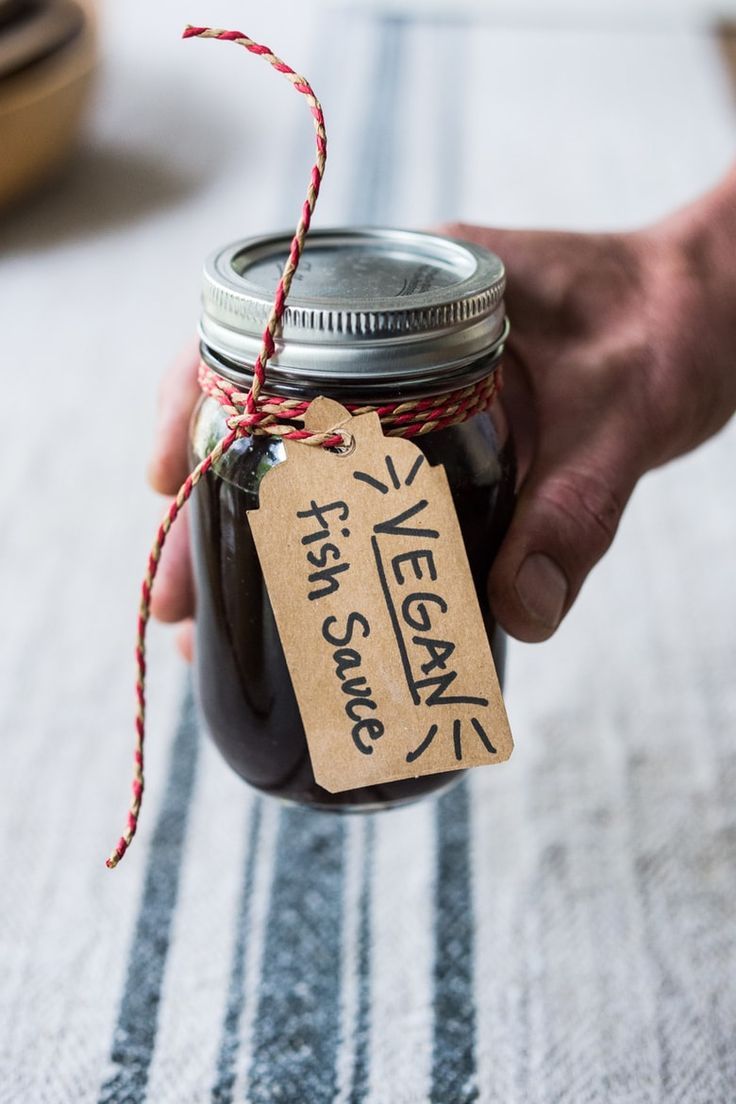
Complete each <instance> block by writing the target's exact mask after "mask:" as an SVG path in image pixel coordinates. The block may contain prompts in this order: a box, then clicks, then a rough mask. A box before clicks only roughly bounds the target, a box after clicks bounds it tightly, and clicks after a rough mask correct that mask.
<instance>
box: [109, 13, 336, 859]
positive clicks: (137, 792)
mask: <svg viewBox="0 0 736 1104" xmlns="http://www.w3.org/2000/svg"><path fill="white" fill-rule="evenodd" d="M183 37H184V38H219V39H222V40H224V41H225V42H234V43H235V44H236V45H237V46H242V47H244V48H245V49H246V50H248V51H249V52H250V53H251V54H256V55H258V56H259V57H262V58H263V60H264V61H267V62H268V64H269V65H271V66H272V67H273V68H274V69H275V70H276V71H277V72H278V73H282V74H283V75H284V76H285V77H286V79H287V80H288V81H290V82H291V84H292V85H293V86H294V88H295V89H296V91H297V92H300V93H301V94H302V95H303V96H304V97H305V98H306V100H307V103H308V104H309V110H310V111H311V113H312V118H313V120H314V130H315V136H316V147H317V155H316V160H315V163H314V165H313V166H312V171H311V173H310V178H309V187H308V189H307V195H306V198H305V200H304V203H303V205H302V210H301V214H300V217H299V222H298V224H297V228H296V231H295V233H294V237H293V238H292V241H291V247H290V249H289V255H288V257H287V259H286V262H285V264H284V268H283V271H282V273H281V278H280V279H279V282H278V284H277V287H276V293H275V295H274V300H273V305H272V307H271V312H270V314H269V317H268V322H267V323H266V328H265V329H264V331H263V337H262V344H261V350H260V352H259V354H258V358H257V360H256V362H255V364H254V366H253V382H252V384H251V387H250V390H249V391H248V393H247V394H246V395H244V396H243V402H242V404H239V405H238V407H237V408H236V409H235V411H234V413H233V414H232V416H231V417H230V418H229V419H228V433H227V435H226V436H225V437H223V438H222V440H221V441H219V442H218V443H217V445H215V447H214V449H213V450H212V452H210V454H209V455H208V456H205V458H204V459H203V460H201V461H200V462H199V464H197V466H196V467H195V468H194V469H193V471H191V472H190V473H189V475H188V476H187V478H186V479H185V480H184V482H183V483H182V485H181V487H180V488H179V490H178V491H177V493H176V497H175V498H174V500H173V502H172V503H171V505H170V506H169V508H168V510H167V511H166V514H165V516H164V519H163V521H162V522H161V525H160V526H159V529H158V532H157V534H156V539H155V540H154V542H153V547H152V548H151V552H150V554H149V557H148V565H147V567H146V574H145V578H144V580H143V583H142V585H141V600H140V606H139V610H138V631H137V636H136V645H135V658H136V666H137V678H136V697H137V711H136V718H135V732H136V740H135V753H134V757H133V764H134V765H133V784H132V791H133V796H132V800H131V804H130V808H129V810H128V819H127V824H126V827H125V831H124V832H123V834H122V836H121V837H120V839H119V840H118V843H117V846H116V847H115V850H114V851H113V852H112V854H111V855H110V857H109V858H108V860H107V866H108V867H110V868H111V869H112V868H113V867H116V866H117V864H118V863H119V862H120V860H121V859H122V857H123V855H124V854H125V852H126V851H127V850H128V847H129V846H130V843H131V840H132V839H133V836H134V835H135V832H136V828H137V827H138V817H139V814H140V809H141V803H142V801H143V787H144V771H143V766H144V760H143V744H144V739H145V731H146V630H147V627H148V622H149V619H150V616H151V590H152V588H153V581H154V579H155V578H156V572H157V570H158V565H159V562H160V559H161V552H162V550H163V547H164V544H165V543H166V538H167V536H168V534H169V530H170V529H171V526H172V525H173V524H174V522H175V521H176V519H177V517H178V516H179V514H180V513H181V510H182V507H183V506H184V504H185V502H186V501H187V499H188V498H189V496H190V495H191V493H192V491H193V490H194V488H195V487H196V486H197V484H198V483H199V481H200V479H202V477H203V476H204V475H206V474H207V472H208V471H209V470H210V468H211V467H212V466H213V464H216V463H217V462H218V460H220V458H221V457H222V456H224V455H225V453H226V452H227V450H228V449H229V448H230V446H231V445H232V444H233V442H234V441H236V440H237V439H238V438H239V437H242V436H244V435H246V434H248V433H249V432H250V429H251V426H254V425H255V424H256V423H257V422H258V421H259V420H260V415H259V412H258V398H259V395H260V393H261V388H262V387H263V383H264V380H265V375H266V365H267V363H268V361H269V359H270V358H271V357H272V356H273V354H274V351H275V344H274V335H275V334H276V332H277V331H278V327H279V323H280V322H281V318H282V316H283V313H284V309H285V307H286V298H287V296H288V294H289V289H290V288H291V283H292V280H293V279H294V273H295V272H296V270H297V267H298V265H299V260H300V258H301V255H302V250H303V249H304V239H305V237H306V235H307V231H308V230H309V226H310V223H311V221H312V214H313V212H314V207H315V204H316V202H317V197H318V195H319V189H320V185H321V183H322V177H323V175H324V171H325V162H326V159H327V134H326V133H325V120H324V115H323V113H322V107H321V105H320V103H319V100H318V99H317V97H316V96H315V94H314V92H313V91H312V88H311V85H310V84H309V81H307V80H305V78H304V77H301V76H299V74H298V73H295V72H294V70H293V69H292V68H291V66H289V65H287V64H286V63H285V62H283V61H281V59H280V58H278V57H276V55H275V54H274V53H273V51H272V50H270V49H269V48H268V46H260V45H259V44H258V43H257V42H254V41H253V39H251V38H248V36H247V35H244V34H242V33H241V32H240V31H221V30H216V29H215V28H213V27H191V26H189V27H187V28H186V30H185V31H184V36H183ZM283 436H286V437H289V438H290V439H291V440H297V441H302V442H303V443H304V444H307V445H320V446H322V447H337V446H340V445H342V444H344V435H343V434H340V433H327V434H325V433H309V432H307V431H306V430H303V429H302V430H300V429H296V428H293V427H292V428H289V430H288V432H287V433H285V434H283Z"/></svg>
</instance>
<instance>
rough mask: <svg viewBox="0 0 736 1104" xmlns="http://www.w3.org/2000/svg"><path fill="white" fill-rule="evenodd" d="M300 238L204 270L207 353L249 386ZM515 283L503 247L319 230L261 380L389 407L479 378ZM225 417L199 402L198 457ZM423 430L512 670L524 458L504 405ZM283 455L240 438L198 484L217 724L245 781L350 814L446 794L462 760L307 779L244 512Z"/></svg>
mask: <svg viewBox="0 0 736 1104" xmlns="http://www.w3.org/2000/svg"><path fill="white" fill-rule="evenodd" d="M290 243H291V235H290V234H289V235H274V236H267V237H259V238H251V239H248V240H246V241H240V242H237V243H236V244H234V245H230V246H228V247H227V248H225V249H221V250H219V251H218V252H217V253H215V254H214V255H213V256H212V257H211V258H210V259H209V260H208V262H207V264H206V266H205V272H204V290H203V309H202V317H201V324H200V342H201V345H200V347H201V356H202V360H203V362H204V363H205V365H206V366H207V367H208V368H209V369H211V370H212V371H214V372H215V373H217V374H218V375H219V376H221V377H222V378H223V379H225V380H227V381H229V382H230V383H235V384H236V385H237V386H238V388H239V390H242V391H247V389H248V387H249V386H250V383H251V378H252V377H251V371H252V365H253V364H254V362H255V359H256V357H257V356H258V352H259V350H260V345H261V335H262V332H263V328H264V326H265V323H266V320H267V318H268V315H269V311H270V308H271V304H272V301H273V295H274V291H275V288H276V284H277V281H278V279H279V276H280V274H281V271H282V268H283V265H284V261H285V259H286V257H287V254H288V251H289V246H290ZM504 286H505V278H504V268H503V265H502V263H501V261H500V260H499V258H498V257H496V256H495V255H494V254H492V253H490V252H489V251H487V250H485V249H482V248H480V247H478V246H476V245H471V244H469V243H466V242H461V241H456V240H453V239H449V238H445V237H441V236H439V235H433V234H424V233H419V232H414V231H405V230H383V229H365V230H362V229H361V230H353V229H351V230H323V231H312V232H311V233H310V234H309V236H308V238H307V240H306V246H305V250H304V254H303V257H302V260H301V263H300V266H299V269H298V272H297V275H296V278H295V280H294V282H293V285H292V289H291V293H290V296H289V300H288V305H287V308H286V311H285V314H284V317H283V322H282V325H281V329H280V336H279V337H278V339H277V342H276V346H277V351H276V355H275V356H274V357H273V358H272V360H270V361H269V363H268V365H267V371H266V386H265V388H264V392H263V393H265V394H270V395H278V396H283V397H289V398H298V399H303V400H309V399H312V398H315V397H316V396H318V395H325V396H327V397H329V398H332V399H335V400H337V401H338V402H340V403H342V404H343V405H345V406H347V407H348V408H353V407H362V408H364V407H366V406H374V407H377V408H381V407H384V406H387V405H390V404H396V403H397V402H407V401H411V400H421V399H428V398H431V397H433V398H438V399H440V400H441V398H442V396H445V395H451V394H453V393H455V392H457V391H458V390H459V389H462V388H466V387H468V388H469V387H472V386H473V385H476V384H477V385H481V383H482V381H484V380H488V379H489V378H490V377H492V376H493V373H496V372H498V369H499V364H500V358H501V354H502V352H503V346H504V341H505V339H506V336H507V332H508V324H507V321H506V317H505V312H504V304H503V292H504ZM227 418H228V414H227V413H226V411H225V410H224V409H223V407H222V406H221V405H220V403H219V402H218V401H216V400H215V399H214V398H210V397H204V398H203V399H202V401H201V402H200V404H199V406H198V408H197V410H196V411H195V414H194V417H193V420H192V431H191V452H192V456H191V459H192V462H193V463H197V462H198V461H200V460H201V459H202V458H203V457H204V456H206V455H207V454H208V453H209V452H210V451H211V450H212V448H213V447H214V446H215V444H216V443H217V442H218V441H219V440H220V439H221V438H222V437H224V436H226V434H227V433H228V427H227ZM422 428H423V429H425V428H427V427H426V426H423V427H422ZM412 440H413V441H414V443H415V444H416V445H417V446H418V447H419V448H420V449H421V450H422V452H423V453H424V454H425V456H426V457H427V459H428V461H429V462H430V463H431V464H442V465H444V468H445V471H446V473H447V478H448V481H449V485H450V489H451V492H452V497H453V501H454V504H455V508H456V510H457V515H458V520H459V523H460V528H461V530H462V534H463V538H464V541H465V548H466V552H467V556H468V560H469V564H470V570H471V573H472V577H473V581H474V583H475V589H476V592H477V595H478V601H479V603H480V608H481V612H482V615H483V620H484V624H485V628H486V631H487V634H488V637H489V640H490V644H491V650H492V653H493V656H494V660H495V663H496V667H497V669H498V673H499V678H502V676H503V667H504V651H505V649H504V637H503V633H502V632H501V631H500V629H499V628H498V626H497V625H496V624H495V622H494V619H493V615H492V613H491V610H490V608H489V605H488V598H487V592H486V580H487V577H488V572H489V569H490V567H491V564H492V563H493V559H494V557H495V555H496V553H497V551H498V548H499V546H500V544H501V541H502V539H503V537H504V534H505V532H506V530H507V528H508V525H509V521H510V518H511V513H512V509H513V505H514V487H515V463H514V453H513V447H512V442H511V439H510V436H509V429H508V426H507V423H506V419H505V417H504V413H503V409H502V406H501V403H500V402H499V401H498V399H496V400H495V401H493V402H492V404H491V405H490V407H489V408H488V409H483V410H480V411H479V412H476V413H474V414H472V416H470V417H468V418H467V419H466V420H464V421H459V422H458V423H457V424H453V425H449V426H446V427H445V428H438V429H434V430H430V431H429V432H422V433H417V435H416V436H413V437H412ZM284 459H285V451H284V446H283V444H282V443H281V442H280V441H279V440H278V439H275V438H273V437H267V436H258V435H254V436H244V437H241V438H239V439H238V440H236V441H235V443H234V444H233V445H232V446H231V447H230V449H229V450H228V451H227V452H226V453H225V455H224V456H223V457H222V458H221V459H220V460H219V462H218V463H217V464H216V465H215V466H214V467H213V468H212V469H211V470H210V471H209V472H208V474H207V475H206V476H205V477H204V478H203V479H202V481H201V482H200V484H199V486H198V488H197V490H196V492H195V493H194V495H193V496H192V500H191V536H192V550H193V565H194V579H195V588H196V611H197V616H196V641H195V678H196V686H197V693H198V698H199V702H200V706H201V711H202V714H203V716H204V720H205V722H206V727H207V728H208V730H209V732H210V734H211V736H212V738H213V739H214V741H215V743H216V745H217V746H218V748H219V749H220V751H221V752H222V754H223V756H224V757H225V759H226V760H227V762H228V763H229V764H230V766H231V767H232V768H233V769H234V770H235V771H236V772H237V773H238V774H239V775H240V776H241V777H242V778H244V779H245V781H246V782H248V783H250V785H251V786H254V787H255V788H256V789H258V790H261V791H263V792H264V793H269V794H273V795H275V796H278V797H281V798H284V799H287V800H289V801H294V802H299V803H303V804H309V805H312V806H314V807H316V808H320V809H330V810H334V811H336V812H345V811H351V810H364V809H377V808H382V807H387V806H391V805H395V804H398V803H404V802H407V801H411V800H414V799H416V798H419V797H421V796H423V795H425V794H429V793H432V792H436V791H438V790H441V789H442V788H444V787H445V786H447V785H449V784H450V783H451V782H452V781H454V780H455V779H456V778H457V774H458V772H451V773H445V774H438V775H430V776H423V777H420V778H411V779H406V780H403V781H399V782H390V783H386V784H384V785H380V786H370V787H364V788H361V789H353V790H348V791H345V792H342V793H329V792H328V791H327V790H325V789H323V788H321V787H320V786H318V785H317V783H316V782H315V780H314V775H313V773H312V767H311V763H310V758H309V752H308V748H307V743H306V738H305V734H304V729H303V727H302V723H301V720H300V716H299V709H298V706H297V702H296V698H295V696H294V692H293V690H292V685H291V679H290V676H289V671H288V668H287V665H286V660H285V658H284V653H283V650H282V647H281V643H280V641H279V635H278V631H277V628H276V623H275V620H274V615H273V611H272V608H271V604H270V602H269V598H268V594H267V592H266V587H265V584H264V579H263V574H262V572H261V567H260V564H259V561H258V556H257V554H256V550H255V546H254V542H253V538H252V535H251V531H250V527H249V523H248V518H247V511H248V510H253V509H256V508H257V507H258V489H259V486H260V483H261V480H262V479H263V477H264V475H265V474H266V473H267V472H268V471H269V469H270V468H272V467H273V466H274V465H275V464H279V463H280V462H281V461H282V460H284ZM308 658H309V657H308V656H305V662H308Z"/></svg>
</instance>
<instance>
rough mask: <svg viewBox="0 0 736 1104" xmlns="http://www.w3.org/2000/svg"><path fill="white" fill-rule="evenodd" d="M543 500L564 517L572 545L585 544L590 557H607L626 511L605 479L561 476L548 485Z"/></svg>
mask: <svg viewBox="0 0 736 1104" xmlns="http://www.w3.org/2000/svg"><path fill="white" fill-rule="evenodd" d="M541 496H542V498H543V499H544V501H545V502H546V504H547V505H548V506H550V507H551V508H552V509H553V510H554V511H555V512H556V513H557V514H559V515H562V516H563V517H564V519H565V522H566V525H565V528H566V529H568V531H570V533H571V541H573V542H575V544H576V545H577V542H578V541H580V542H582V543H583V544H584V547H585V550H587V551H588V552H589V553H590V552H593V553H594V554H595V555H596V556H602V555H603V553H604V552H605V551H606V550H607V549H608V547H609V546H610V544H611V542H612V541H613V538H614V536H615V535H616V530H617V529H618V523H619V521H620V519H621V514H622V512H623V507H624V502H623V500H622V498H621V496H620V495H618V494H617V493H616V492H615V491H614V489H613V488H612V486H611V484H610V483H609V481H608V480H607V479H605V477H602V476H600V475H597V474H595V473H592V472H574V473H570V474H566V475H559V476H556V477H555V478H554V479H552V480H549V481H548V482H547V484H546V485H545V487H544V489H543V491H542V492H541ZM580 551H581V552H582V551H583V549H582V548H581V549H580Z"/></svg>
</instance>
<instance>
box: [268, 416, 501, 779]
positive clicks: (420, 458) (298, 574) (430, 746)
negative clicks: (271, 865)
mask: <svg viewBox="0 0 736 1104" xmlns="http://www.w3.org/2000/svg"><path fill="white" fill-rule="evenodd" d="M305 424H306V426H307V428H308V429H310V430H312V431H314V432H320V431H326V430H330V429H337V428H342V429H344V430H347V431H348V432H349V433H350V434H351V435H352V437H353V439H354V442H355V447H354V449H353V451H352V452H350V453H348V454H346V455H339V454H337V453H335V452H329V451H327V450H325V449H323V448H310V447H307V446H305V445H302V444H299V443H298V442H291V441H285V446H286V460H285V461H284V462H283V463H281V464H278V465H276V467H274V468H272V469H271V471H269V472H268V474H267V475H266V476H265V477H264V479H263V481H262V483H261V488H260V502H259V509H257V510H250V511H248V519H249V522H250V526H251V529H252V532H253V538H254V540H255V543H256V548H257V550H258V556H259V558H260V562H261V567H262V570H263V574H264V577H265V580H266V586H267V588H268V595H269V598H270V600H271V605H272V606H273V610H274V614H275V616H276V623H277V625H278V630H279V635H280V638H281V644H282V646H283V649H284V653H285V655H286V661H287V664H288V667H289V672H290V674H291V680H292V683H293V686H294V692H295V694H296V698H297V701H298V703H299V709H300V712H301V717H302V722H303V724H304V729H305V731H306V735H307V742H308V745H309V754H310V757H311V760H312V769H313V771H314V776H315V778H316V780H317V782H318V783H319V784H320V785H321V786H323V787H324V788H325V789H326V790H329V791H330V792H331V793H339V792H340V791H342V790H352V789H356V788H358V787H360V786H371V785H378V784H380V783H383V782H393V781H396V780H397V779H400V778H414V777H417V776H418V775H423V774H437V773H439V772H441V771H451V770H460V769H464V768H466V767H475V766H480V765H482V764H487V763H499V762H502V761H503V760H504V759H508V757H509V755H510V754H511V751H512V748H513V741H512V738H511V732H510V730H509V726H508V720H507V718H506V710H505V708H504V704H503V699H502V697H501V690H500V687H499V685H498V677H497V675H496V670H495V667H494V664H493V658H492V656H491V649H490V647H489V644H488V639H487V637H486V633H485V629H484V626H483V620H482V617H481V612H480V607H479V605H478V599H477V596H476V593H475V588H474V586H473V581H472V578H471V575H470V568H469V566H468V561H467V556H466V553H465V546H464V544H463V538H462V534H461V532H460V526H459V524H458V520H457V515H456V513H455V507H454V505H453V502H452V498H451V495H450V488H449V486H448V483H447V476H446V475H445V471H444V468H443V467H441V466H437V467H432V466H431V465H430V464H429V463H428V462H427V460H426V459H425V457H424V455H423V454H422V453H421V452H420V450H419V449H418V448H417V446H416V445H414V444H412V442H411V441H409V440H406V439H402V438H399V437H384V435H383V432H382V429H381V424H380V421H379V418H378V415H377V414H373V413H371V414H361V415H358V416H357V417H355V418H353V417H351V415H350V414H349V412H348V411H347V410H345V408H344V407H342V406H340V405H339V404H338V403H335V402H333V401H332V400H330V399H324V398H319V399H315V401H314V402H313V403H312V404H311V406H310V407H309V410H308V411H307V415H306V419H305Z"/></svg>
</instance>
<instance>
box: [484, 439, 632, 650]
mask: <svg viewBox="0 0 736 1104" xmlns="http://www.w3.org/2000/svg"><path fill="white" fill-rule="evenodd" d="M618 452H619V450H618V448H616V446H615V445H614V446H613V447H611V448H609V449H608V450H605V449H603V450H601V451H599V452H598V453H597V454H595V455H593V456H591V455H588V456H586V455H584V454H583V455H576V456H571V457H566V458H564V459H562V458H561V459H557V460H549V461H548V462H547V463H544V464H542V463H536V464H535V465H534V466H533V467H532V470H531V471H530V473H529V476H528V478H527V480H526V482H525V484H524V487H523V489H522V491H521V494H520V497H519V501H518V503H517V507H516V511H515V513H514V517H513V520H512V522H511V527H510V529H509V532H508V533H507V535H506V538H505V540H504V542H503V544H502V546H501V549H500V551H499V553H498V556H497V557H496V560H495V562H494V565H493V568H492V570H491V574H490V578H489V583H488V586H489V596H490V602H491V608H492V610H493V612H494V614H495V616H496V618H497V620H498V621H499V622H500V624H501V625H502V627H503V628H504V629H506V631H507V632H508V633H510V634H511V636H515V637H516V638H517V639H519V640H523V641H526V642H527V643H536V642H538V641H542V640H547V639H548V637H550V636H551V635H552V634H553V633H554V631H555V629H556V628H557V626H558V625H559V623H560V621H561V620H562V618H563V617H564V616H565V614H566V613H567V611H568V610H569V609H570V607H571V606H572V604H573V602H574V601H575V598H576V597H577V595H578V592H579V590H580V588H581V586H582V585H583V582H584V581H585V578H586V576H587V574H588V572H589V571H590V570H591V568H592V567H593V566H594V565H595V564H596V563H597V562H598V560H599V559H600V558H601V556H602V555H603V553H604V552H605V551H606V550H607V549H608V547H609V545H610V544H611V541H612V540H613V537H614V535H615V533H616V529H617V527H618V523H619V520H620V518H621V514H622V512H623V509H624V506H625V505H626V502H627V501H628V498H629V496H630V494H631V492H632V490H633V488H634V485H635V483H636V480H637V478H638V475H639V474H640V473H639V472H638V471H635V470H633V469H632V467H631V462H630V460H628V461H627V458H625V457H622V456H620V455H617V453H618ZM606 453H607V454H606Z"/></svg>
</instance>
